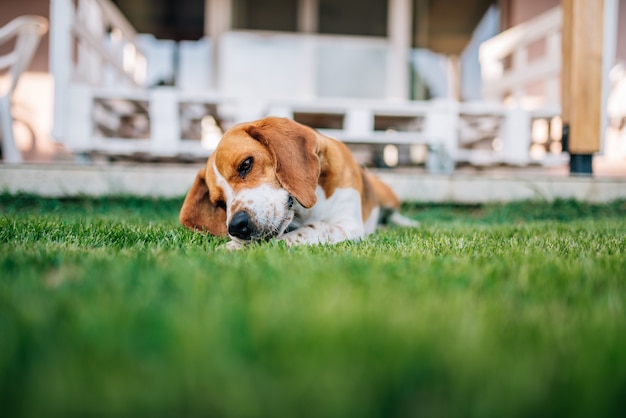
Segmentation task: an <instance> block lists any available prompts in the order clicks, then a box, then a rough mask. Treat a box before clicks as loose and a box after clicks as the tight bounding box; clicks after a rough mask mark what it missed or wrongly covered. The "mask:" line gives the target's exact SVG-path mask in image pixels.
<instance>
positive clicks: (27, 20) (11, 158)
mask: <svg viewBox="0 0 626 418" xmlns="http://www.w3.org/2000/svg"><path fill="white" fill-rule="evenodd" d="M47 30H48V20H47V19H45V18H43V17H41V16H31V15H25V16H19V17H16V18H15V19H13V20H11V21H10V22H9V23H7V24H6V25H5V26H3V27H1V28H0V45H1V44H3V43H5V42H7V41H9V40H10V39H13V38H15V47H14V49H13V51H11V52H9V53H7V54H5V55H1V56H0V72H2V71H5V70H6V71H7V74H8V82H7V83H3V85H2V86H0V128H1V129H2V153H3V155H4V161H5V162H8V163H19V162H21V161H22V154H21V152H20V150H19V149H18V148H17V145H16V144H15V136H14V134H13V117H12V115H11V96H12V95H13V91H15V87H16V86H17V82H18V80H19V78H20V75H21V74H22V73H23V72H24V71H25V70H26V69H27V68H28V65H29V64H30V61H31V59H32V58H33V55H34V54H35V50H36V49H37V45H38V44H39V40H40V39H41V36H42V35H43V34H45V33H46V31H47Z"/></svg>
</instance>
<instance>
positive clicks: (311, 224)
mask: <svg viewBox="0 0 626 418" xmlns="http://www.w3.org/2000/svg"><path fill="white" fill-rule="evenodd" d="M399 206H400V201H399V199H398V198H397V196H396V195H395V194H394V193H393V192H392V190H391V189H390V188H389V186H387V185H386V184H385V183H383V182H382V181H380V180H379V179H378V178H376V177H375V176H374V175H372V174H370V173H368V172H367V171H365V170H364V169H363V168H362V167H361V166H359V165H358V164H357V162H356V161H355V160H354V158H353V156H352V154H350V151H349V150H348V147H347V146H346V145H344V144H343V143H342V142H340V141H337V140H335V139H332V138H329V137H327V136H324V135H322V134H320V133H319V132H317V131H315V130H314V129H311V128H309V127H307V126H304V125H301V124H299V123H297V122H295V121H293V120H290V119H285V118H276V117H268V118H264V119H260V120H257V121H254V122H249V123H242V124H238V125H235V126H234V127H232V128H231V129H229V130H228V131H226V132H225V133H224V136H223V137H222V139H221V141H220V143H219V145H218V146H217V149H216V150H215V152H213V154H211V156H210V157H209V159H208V161H207V163H206V166H205V167H204V168H203V169H202V170H200V171H199V172H198V174H197V175H196V179H195V181H194V183H193V185H192V186H191V189H190V190H189V193H188V194H187V196H186V198H185V201H184V203H183V206H182V208H181V211H180V221H181V223H182V224H183V225H185V226H186V227H188V228H190V229H193V230H200V231H206V232H208V233H210V234H213V235H218V236H226V235H228V236H230V238H231V241H230V242H229V243H228V244H227V248H229V249H237V248H241V247H243V246H245V245H246V244H248V243H251V242H256V241H263V240H269V239H273V238H275V239H277V240H281V241H285V242H286V243H287V244H288V245H294V244H332V243H338V242H341V241H345V240H359V239H361V238H363V237H364V236H366V235H368V234H371V233H372V232H374V231H375V230H376V226H377V225H378V223H379V221H389V222H390V223H392V224H395V225H401V226H416V225H417V223H416V222H414V221H412V220H410V219H408V218H405V217H404V216H402V215H400V214H399V213H398V208H399Z"/></svg>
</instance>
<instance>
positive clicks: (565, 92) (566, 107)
mask: <svg viewBox="0 0 626 418" xmlns="http://www.w3.org/2000/svg"><path fill="white" fill-rule="evenodd" d="M561 6H562V8H563V40H562V53H563V57H562V58H563V63H562V72H561V105H562V112H563V115H562V116H563V124H564V126H565V130H564V136H566V137H567V138H566V139H567V149H568V151H569V153H570V155H571V159H570V172H571V173H587V174H591V171H592V170H591V159H592V154H593V153H595V152H598V151H599V150H600V144H601V135H602V97H603V95H602V75H603V61H602V59H603V46H604V44H603V33H604V27H603V25H604V22H603V20H604V0H561Z"/></svg>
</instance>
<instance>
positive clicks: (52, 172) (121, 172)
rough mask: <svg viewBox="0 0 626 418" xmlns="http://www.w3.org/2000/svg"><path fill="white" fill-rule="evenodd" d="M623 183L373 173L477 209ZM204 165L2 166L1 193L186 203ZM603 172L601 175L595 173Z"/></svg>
mask: <svg viewBox="0 0 626 418" xmlns="http://www.w3.org/2000/svg"><path fill="white" fill-rule="evenodd" d="M621 167H622V171H623V172H620V173H615V174H617V175H620V176H621V177H600V176H598V175H596V176H595V177H571V176H568V175H567V174H566V173H565V172H563V171H558V170H557V171H555V170H554V169H553V170H545V169H504V170H493V171H483V172H479V171H464V170H460V171H457V172H455V173H453V174H446V175H443V174H429V173H427V172H425V171H424V170H418V169H397V170H372V171H373V172H374V173H375V174H377V175H378V176H379V177H380V178H381V179H382V180H384V181H385V182H387V183H388V184H389V185H390V186H391V187H392V188H393V190H394V191H395V192H396V193H397V194H398V196H399V197H400V199H401V200H403V201H415V202H433V203H461V204H477V203H490V202H510V201H516V200H526V199H541V200H548V201H551V200H554V199H558V198H562V199H578V200H584V201H588V202H595V203H602V202H608V201H611V200H615V199H624V198H626V166H624V165H622V166H621ZM201 168H202V165H197V164H188V165H178V164H145V165H123V164H104V165H92V166H83V165H60V164H50V165H35V164H24V165H0V190H5V191H7V192H9V193H19V192H23V193H32V194H37V195H41V196H47V197H67V196H85V195H86V196H107V195H135V196H145V197H182V196H184V195H185V194H186V193H187V191H188V189H189V187H190V186H191V183H192V182H193V179H194V177H195V175H196V173H197V172H198V170H199V169H201ZM596 171H599V170H596Z"/></svg>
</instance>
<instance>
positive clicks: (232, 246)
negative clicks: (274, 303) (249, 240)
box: [222, 241, 246, 251]
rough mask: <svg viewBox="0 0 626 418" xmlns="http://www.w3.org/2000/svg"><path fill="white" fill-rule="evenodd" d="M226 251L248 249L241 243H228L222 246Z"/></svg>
mask: <svg viewBox="0 0 626 418" xmlns="http://www.w3.org/2000/svg"><path fill="white" fill-rule="evenodd" d="M222 248H223V249H225V250H226V251H238V250H243V249H244V248H246V244H245V243H243V242H239V241H228V242H227V243H226V244H224V245H223V246H222Z"/></svg>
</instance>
